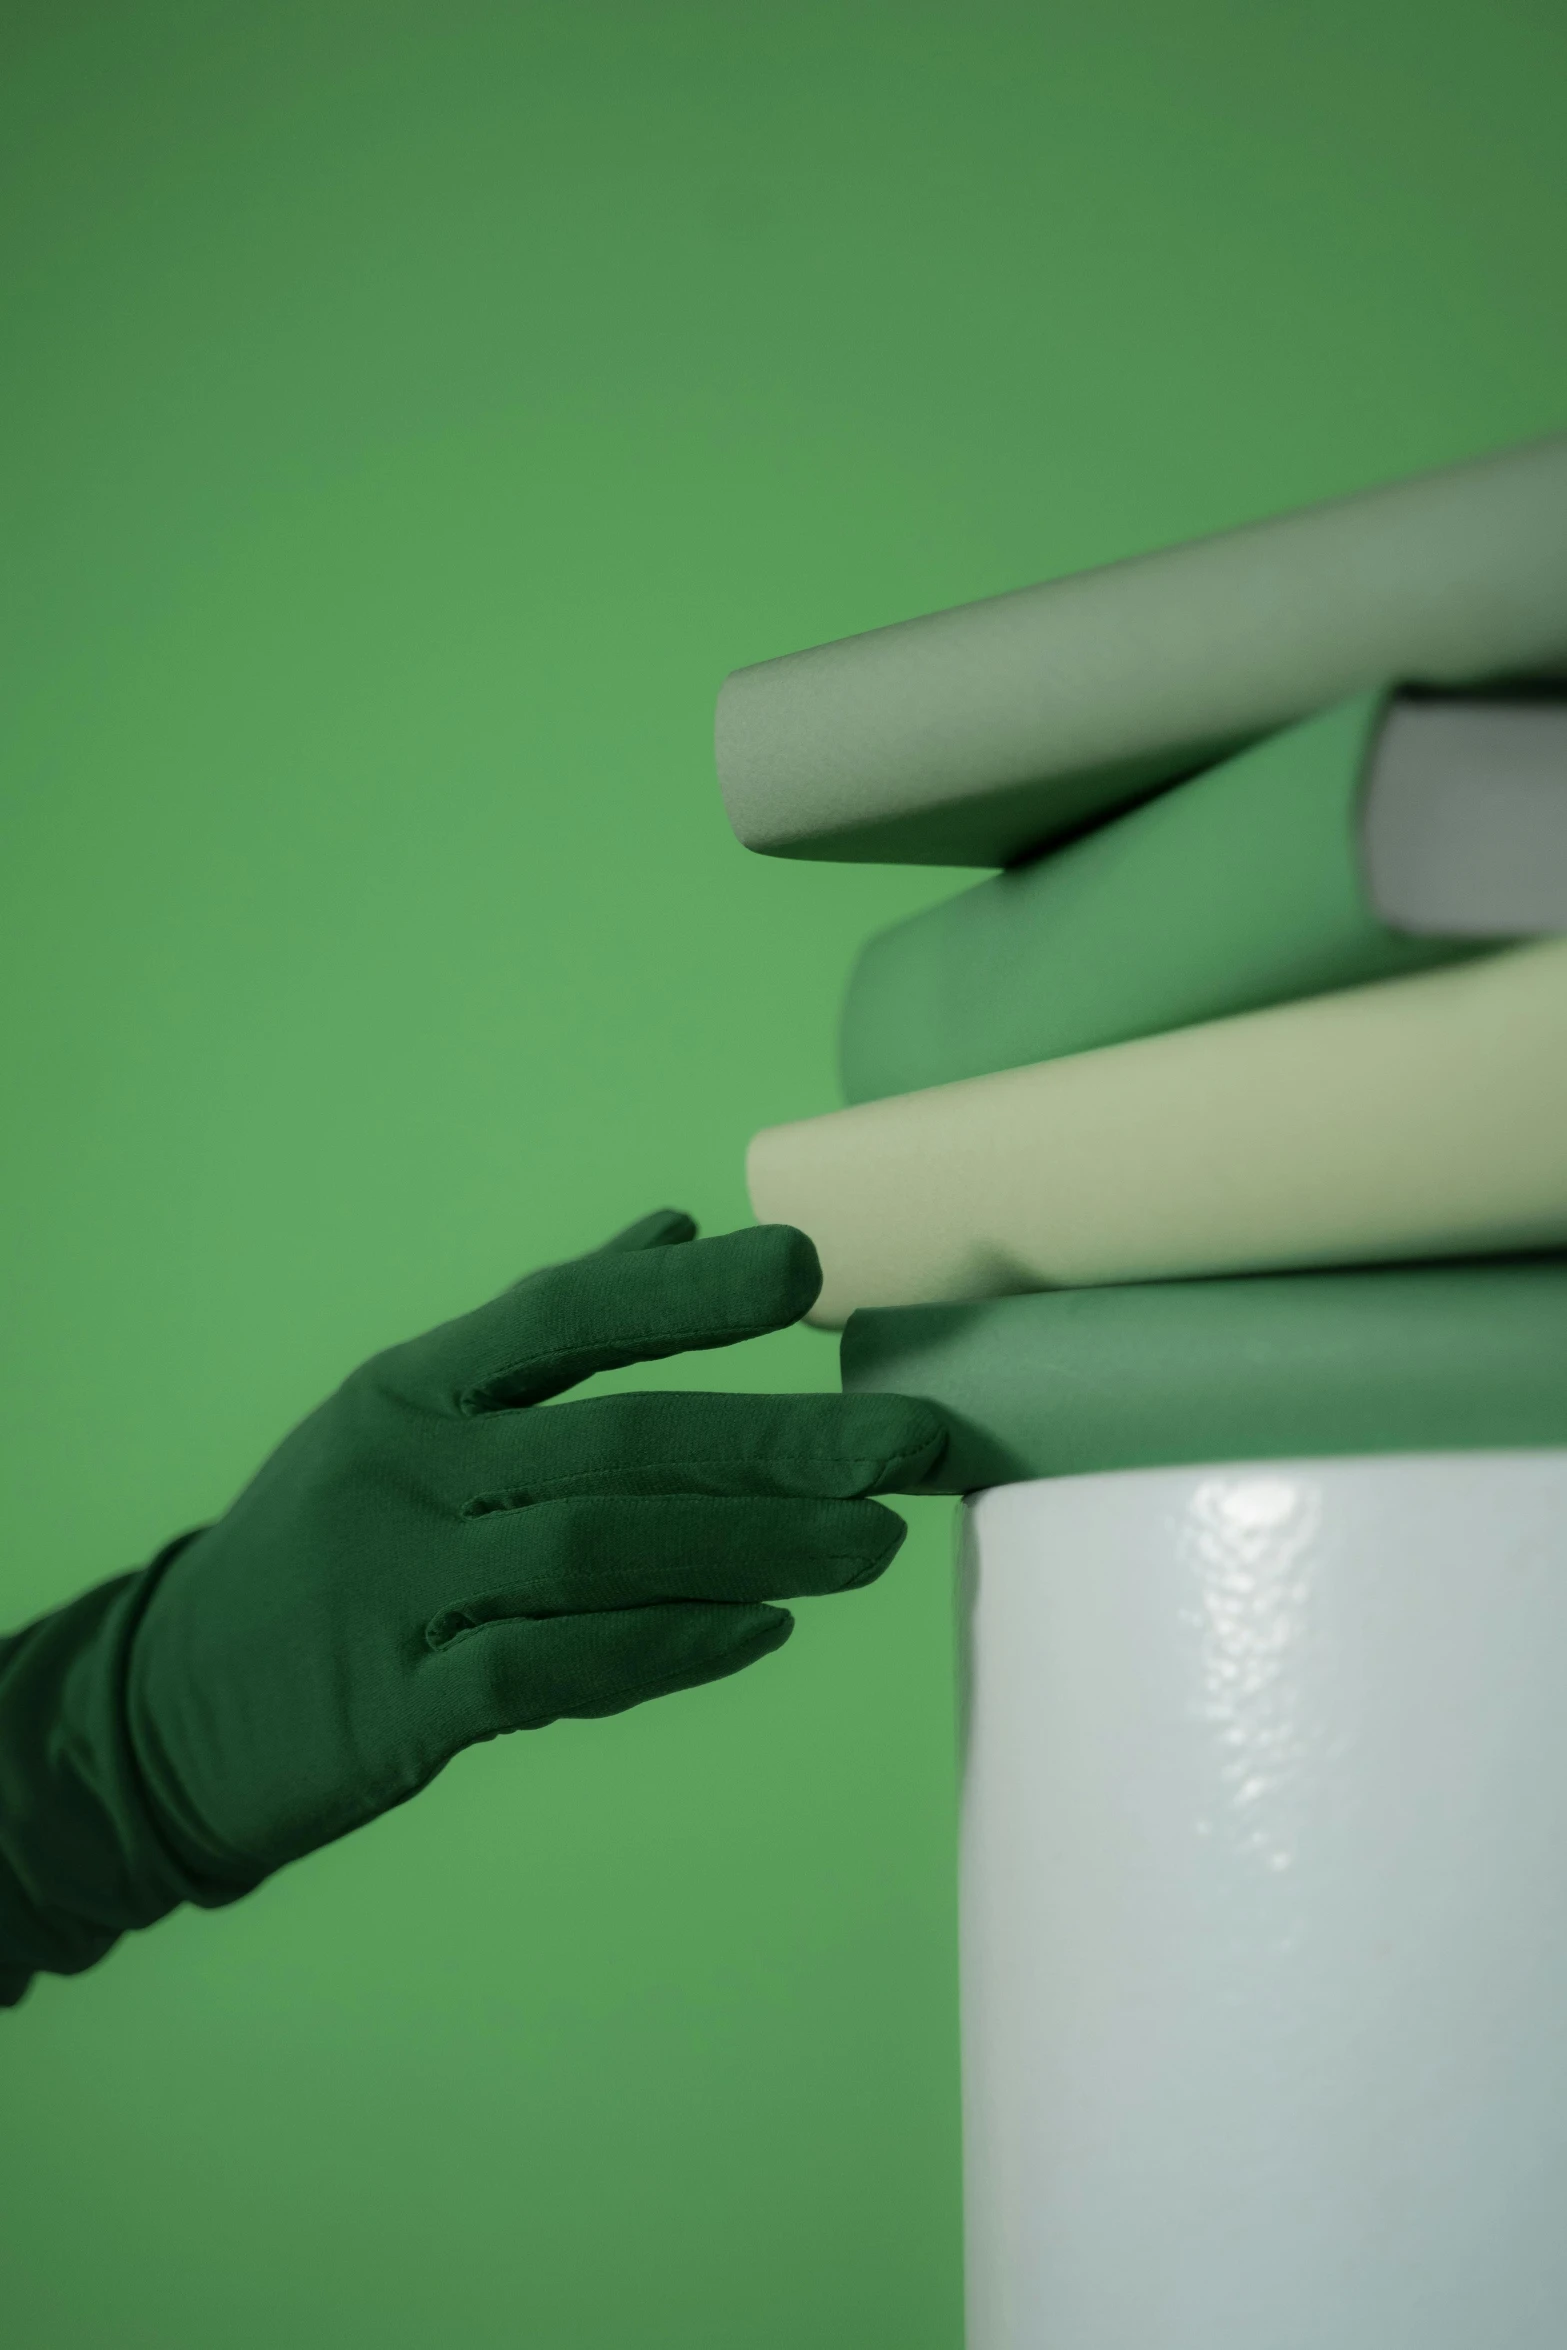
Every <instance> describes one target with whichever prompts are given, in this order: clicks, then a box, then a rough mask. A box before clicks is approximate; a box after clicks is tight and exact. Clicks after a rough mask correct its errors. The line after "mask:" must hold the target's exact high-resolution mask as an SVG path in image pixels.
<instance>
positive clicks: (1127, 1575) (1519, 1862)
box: [962, 1452, 1567, 2350]
mask: <svg viewBox="0 0 1567 2350" xmlns="http://www.w3.org/2000/svg"><path fill="white" fill-rule="evenodd" d="M965 1516H966V1531H965V1537H964V1554H965V1555H964V1568H963V1574H964V1586H965V1594H966V1616H967V1627H968V1631H967V1641H966V1656H967V1662H966V1680H967V1696H966V1704H965V1745H966V1755H965V1772H964V1798H963V1803H964V1814H963V1895H962V1934H963V2006H964V2023H963V2030H964V2101H965V2125H964V2126H965V2169H966V2193H967V2203H968V2265H969V2335H968V2343H969V2350H1560V2346H1561V2344H1562V2343H1563V2342H1567V1453H1563V1452H1534V1453H1489V1454H1444V1455H1440V1456H1420V1457H1410V1458H1398V1459H1367V1460H1333V1461H1287V1462H1281V1463H1268V1464H1259V1463H1247V1464H1244V1465H1242V1466H1238V1467H1215V1468H1200V1469H1173V1470H1164V1469H1159V1470H1143V1471H1135V1472H1128V1473H1121V1474H1117V1475H1111V1476H1096V1477H1073V1478H1063V1479H1058V1480H1051V1481H1048V1482H1040V1483H1033V1484H1024V1485H1013V1486H1003V1487H1000V1488H998V1489H997V1490H996V1491H995V1492H992V1493H987V1494H983V1495H981V1496H980V1497H979V1498H978V1500H977V1501H975V1502H973V1503H971V1504H969V1505H968V1507H967V1510H966V1512H965Z"/></svg>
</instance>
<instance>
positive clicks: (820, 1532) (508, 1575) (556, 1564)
mask: <svg viewBox="0 0 1567 2350" xmlns="http://www.w3.org/2000/svg"><path fill="white" fill-rule="evenodd" d="M906 1531H907V1529H906V1528H905V1526H904V1523H903V1520H902V1519H901V1518H900V1517H897V1516H895V1515H894V1513H893V1512H892V1511H891V1510H888V1509H883V1508H882V1506H881V1504H880V1502H875V1501H777V1500H773V1499H766V1500H760V1501H758V1500H743V1501H742V1500H737V1499H735V1498H734V1497H733V1496H731V1495H713V1494H705V1493H680V1494H667V1495H666V1494H659V1495H653V1494H639V1495H635V1496H631V1497H625V1496H620V1495H617V1496H615V1497H614V1498H613V1499H610V1498H606V1497H604V1496H602V1495H591V1496H579V1497H578V1498H577V1499H575V1500H571V1501H546V1502H541V1503H540V1504H539V1506H538V1507H537V1508H536V1509H530V1510H499V1511H495V1512H492V1513H491V1515H490V1516H488V1517H484V1518H480V1519H478V1520H476V1521H475V1523H474V1524H473V1526H472V1528H471V1531H470V1533H469V1535H468V1536H467V1537H466V1539H467V1542H468V1544H469V1550H468V1557H467V1559H465V1561H464V1569H463V1571H465V1572H471V1573H472V1574H473V1575H474V1576H475V1577H476V1578H482V1580H476V1582H475V1584H474V1589H475V1590H476V1591H477V1592H478V1593H479V1596H478V1597H476V1598H469V1599H462V1600H459V1601H456V1602H455V1603H454V1604H452V1605H451V1606H449V1607H444V1608H442V1609H441V1611H440V1613H439V1614H438V1615H436V1616H434V1617H432V1619H431V1621H430V1625H429V1628H428V1630H427V1632H426V1634H425V1637H426V1639H427V1640H428V1642H429V1644H430V1646H431V1647H432V1648H441V1647H444V1646H445V1644H446V1642H447V1641H448V1640H451V1639H454V1638H456V1637H457V1636H459V1635H460V1634H461V1633H463V1632H466V1631H471V1630H472V1628H473V1627H474V1625H476V1624H489V1623H495V1622H497V1621H499V1620H501V1619H503V1618H506V1617H512V1616H529V1617H533V1618H539V1617H545V1616H571V1615H581V1614H586V1613H590V1612H592V1613H597V1612H601V1611H603V1610H605V1609H612V1608H627V1607H646V1606H647V1605H649V1604H650V1603H652V1602H656V1601H665V1600H682V1599H715V1600H731V1601H733V1600H759V1599H806V1598H818V1597H821V1596H823V1595H824V1594H826V1593H828V1592H834V1591H852V1590H855V1589H857V1588H858V1587H859V1586H860V1585H862V1584H865V1583H870V1582H874V1580H875V1578H876V1577H877V1576H878V1575H879V1574H881V1573H882V1571H883V1569H884V1568H886V1567H887V1566H888V1565H890V1563H891V1561H892V1558H893V1556H894V1554H895V1553H896V1551H897V1549H898V1546H899V1544H900V1543H901V1542H902V1540H903V1537H904V1534H905V1532H906ZM491 1578H494V1581H493V1582H492V1581H491Z"/></svg>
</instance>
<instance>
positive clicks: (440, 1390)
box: [370, 1224, 822, 1413]
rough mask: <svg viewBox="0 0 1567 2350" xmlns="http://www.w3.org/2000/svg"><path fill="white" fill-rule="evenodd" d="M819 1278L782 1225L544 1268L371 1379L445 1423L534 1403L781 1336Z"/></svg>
mask: <svg viewBox="0 0 1567 2350" xmlns="http://www.w3.org/2000/svg"><path fill="white" fill-rule="evenodd" d="M671 1237H673V1236H672V1235H671ZM821 1278H822V1275H821V1266H820V1264H819V1262H818V1260H817V1255H816V1251H815V1249H814V1248H813V1247H812V1245H811V1243H810V1241H808V1240H807V1239H806V1237H805V1234H804V1233H803V1232H796V1231H795V1230H794V1229H793V1227H792V1226H791V1225H788V1224H762V1225H754V1226H752V1227H751V1228H750V1229H749V1230H747V1231H744V1232H729V1233H725V1234H724V1235H723V1236H722V1237H721V1238H719V1239H717V1240H691V1241H687V1242H685V1243H684V1244H683V1245H681V1246H678V1247H676V1246H665V1245H659V1244H657V1243H655V1244H653V1245H650V1246H644V1247H641V1248H636V1249H631V1250H625V1249H619V1248H611V1249H609V1250H607V1251H602V1250H601V1251H599V1252H597V1253H595V1254H594V1255H592V1256H587V1257H575V1258H573V1259H572V1260H571V1262H570V1263H569V1264H564V1265H547V1266H546V1267H545V1268H544V1270H543V1271H542V1272H539V1273H531V1274H529V1276H528V1278H527V1279H526V1280H525V1281H521V1282H519V1283H518V1284H517V1286H516V1287H515V1288H514V1289H508V1290H507V1291H505V1292H504V1294H503V1295H502V1296H500V1297H497V1298H492V1299H491V1301H490V1303H489V1304H488V1305H485V1306H480V1307H479V1309H478V1310H477V1312H476V1313H472V1314H464V1315H463V1316H462V1317H461V1319H460V1320H458V1321H455V1322H447V1323H445V1324H443V1325H442V1327H441V1328H440V1329H439V1330H431V1331H429V1332H427V1334H426V1335H425V1336H424V1337H423V1338H416V1339H413V1340H412V1341H411V1342H410V1343H409V1344H408V1345H407V1346H402V1347H395V1348H393V1350H392V1352H391V1353H390V1354H389V1355H381V1356H378V1357H377V1358H376V1361H375V1363H374V1365H372V1366H370V1368H371V1370H372V1371H373V1373H374V1375H375V1376H377V1377H378V1378H380V1379H382V1380H383V1381H385V1382H386V1383H387V1384H389V1385H391V1386H393V1387H395V1389H396V1390H397V1392H398V1393H399V1394H402V1395H404V1396H407V1397H409V1398H411V1399H412V1400H414V1401H416V1402H420V1403H424V1404H433V1405H436V1406H437V1407H438V1408H440V1409H442V1410H446V1411H452V1410H456V1411H458V1412H464V1413H477V1412H487V1411H494V1410H497V1409H503V1408H506V1407H511V1406H516V1405H519V1404H529V1403H540V1402H543V1401H544V1400H545V1399H546V1398H547V1397H549V1396H552V1395H558V1394H560V1392H561V1391H562V1389H564V1388H567V1387H574V1386H575V1385H576V1384H577V1382H578V1381H579V1380H580V1379H587V1378H590V1377H591V1376H592V1375H593V1373H594V1372H596V1371H612V1370H619V1369H621V1368H622V1367H623V1366H624V1365H625V1364H627V1363H636V1362H653V1361H657V1360H658V1359H659V1358H660V1357H662V1356H664V1355H672V1354H682V1353H684V1352H685V1351H686V1349H687V1348H692V1347H707V1346H730V1345H733V1344H734V1343H735V1341H736V1340H738V1339H743V1338H756V1337H759V1336H760V1335H761V1334H762V1332H763V1331H766V1330H781V1329H784V1328H785V1327H786V1326H787V1325H788V1324H789V1323H791V1322H797V1321H798V1320H799V1318H800V1316H801V1315H802V1314H803V1313H804V1312H805V1311H806V1309H807V1307H808V1306H809V1305H810V1304H811V1303H812V1302H813V1300H814V1299H815V1297H816V1293H817V1291H818V1290H819V1289H820V1287H821Z"/></svg>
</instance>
